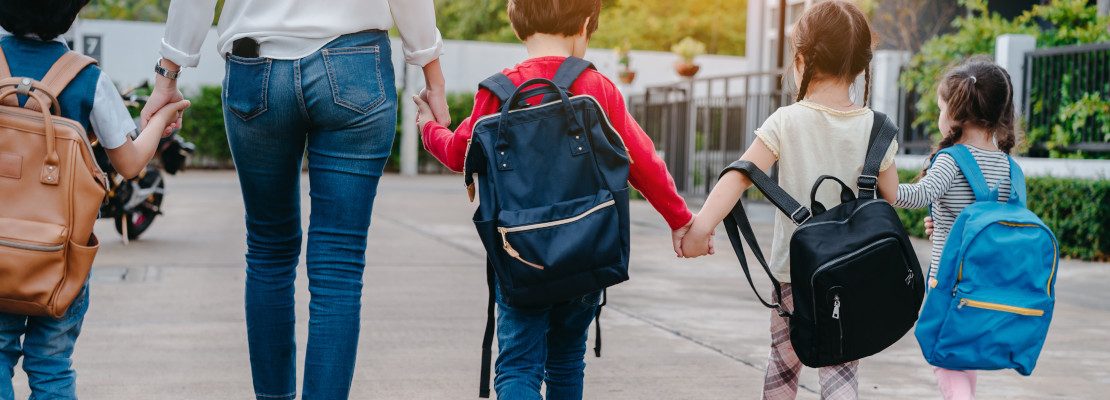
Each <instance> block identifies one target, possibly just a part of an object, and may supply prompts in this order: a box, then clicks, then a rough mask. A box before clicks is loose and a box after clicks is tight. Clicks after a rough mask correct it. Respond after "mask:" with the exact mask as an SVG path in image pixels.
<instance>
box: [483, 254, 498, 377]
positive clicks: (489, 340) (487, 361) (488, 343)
mask: <svg viewBox="0 0 1110 400" xmlns="http://www.w3.org/2000/svg"><path fill="white" fill-rule="evenodd" d="M496 284H497V282H496V281H495V280H494V279H493V263H492V262H490V260H489V259H488V258H487V259H486V286H487V287H488V288H489V302H488V303H487V304H486V333H485V335H484V336H482V373H481V375H482V377H481V379H482V382H481V383H479V384H478V397H481V398H483V399H488V398H489V381H490V369H491V367H492V364H493V327H494V324H495V323H496V322H497V318H496V316H494V315H493V311H494V304H495V302H496V297H495V296H497V294H496V293H495V292H494V290H496V289H494V285H496Z"/></svg>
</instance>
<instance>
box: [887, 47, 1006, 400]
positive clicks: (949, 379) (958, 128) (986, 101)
mask: <svg viewBox="0 0 1110 400" xmlns="http://www.w3.org/2000/svg"><path fill="white" fill-rule="evenodd" d="M1012 99H1013V85H1012V84H1011V83H1010V75H1009V74H1008V73H1007V72H1006V70H1005V69H1002V67H1000V66H998V65H997V64H995V63H993V62H991V61H990V60H988V59H984V58H972V59H970V60H968V61H966V62H965V63H963V64H961V65H959V66H956V67H954V68H952V69H950V70H949V71H948V72H947V73H946V74H945V75H944V77H943V78H942V79H941V81H940V84H939V85H938V87H937V105H939V106H940V117H939V120H938V121H937V124H938V125H939V127H940V131H941V133H942V134H943V137H942V139H941V141H940V144H939V145H938V147H937V150H938V151H939V150H940V149H943V148H946V147H950V146H954V145H963V146H966V147H967V149H968V150H970V151H971V154H972V156H974V158H975V161H976V162H977V163H978V164H979V169H980V170H982V172H983V177H984V178H986V180H987V183H988V185H990V186H991V187H992V188H995V187H997V189H998V193H999V198H1000V199H1007V198H1009V197H1010V181H1009V177H1010V162H1009V159H1008V158H1007V154H1008V153H1009V152H1010V150H1012V149H1013V147H1014V143H1015V141H1016V136H1017V135H1016V128H1015V125H1014V119H1015V115H1014V104H1013V100H1012ZM933 156H935V159H934V160H933V162H932V164H931V165H930V166H929V167H928V168H926V169H925V170H924V171H922V175H921V176H920V177H919V180H918V182H917V183H913V184H901V185H898V200H897V201H896V202H895V203H894V206H895V207H902V208H922V207H931V211H930V216H931V217H932V219H933V234H932V236H931V238H932V241H933V247H932V257H931V262H930V266H929V282H930V286H932V285H933V282H935V276H936V272H937V271H936V268H937V264H938V261H939V260H940V254H941V251H942V250H944V243H945V240H946V239H948V233H949V231H950V230H951V228H952V224H953V222H955V221H956V217H957V216H958V215H959V214H960V212H961V211H963V209H964V208H965V207H967V206H969V205H971V204H972V203H974V202H975V195H974V194H973V193H972V191H971V186H970V185H969V184H968V182H967V178H965V177H964V175H963V173H961V172H960V168H959V167H958V166H957V165H956V160H954V159H953V158H952V157H950V156H949V155H947V154H941V155H939V156H938V155H936V152H935V151H934V152H933ZM930 158H933V157H930ZM934 372H935V374H936V376H937V384H938V385H939V386H940V390H941V393H942V394H943V396H944V398H945V399H946V400H952V399H974V398H975V371H953V370H947V369H943V368H936V369H935V371H934Z"/></svg>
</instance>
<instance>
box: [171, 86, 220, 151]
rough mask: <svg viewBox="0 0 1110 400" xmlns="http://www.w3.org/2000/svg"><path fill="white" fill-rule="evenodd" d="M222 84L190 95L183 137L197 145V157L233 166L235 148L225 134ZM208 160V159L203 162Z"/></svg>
mask: <svg viewBox="0 0 1110 400" xmlns="http://www.w3.org/2000/svg"><path fill="white" fill-rule="evenodd" d="M220 93H221V90H220V87H219V86H205V87H202V88H200V91H198V92H197V93H195V94H192V95H190V96H189V101H190V102H191V103H192V105H190V106H189V109H188V110H185V116H184V120H183V121H182V125H183V126H182V127H181V132H180V134H181V137H183V138H185V140H188V141H190V142H193V144H195V145H197V158H199V159H203V160H205V161H207V162H208V163H210V164H211V165H224V166H230V162H231V149H230V148H229V147H228V146H227V134H226V133H224V107H223V98H222V96H221V95H220ZM201 162H202V163H204V161H201Z"/></svg>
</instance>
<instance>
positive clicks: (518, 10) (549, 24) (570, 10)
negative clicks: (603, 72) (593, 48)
mask: <svg viewBox="0 0 1110 400" xmlns="http://www.w3.org/2000/svg"><path fill="white" fill-rule="evenodd" d="M599 14H601V0H509V22H510V23H512V25H513V31H515V32H516V37H518V38H520V40H527V39H528V38H529V37H531V36H532V35H534V34H537V33H547V34H552V35H563V36H574V35H577V34H578V32H580V31H581V29H582V24H583V23H585V22H586V18H589V19H590V25H589V26H587V27H586V36H589V35H592V34H593V33H594V31H596V30H597V17H598V15H599Z"/></svg>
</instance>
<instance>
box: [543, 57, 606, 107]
mask: <svg viewBox="0 0 1110 400" xmlns="http://www.w3.org/2000/svg"><path fill="white" fill-rule="evenodd" d="M590 68H594V64H593V63H591V62H589V61H586V60H583V59H581V58H578V57H575V56H570V57H567V59H566V60H563V63H562V64H560V65H559V69H558V70H556V71H555V77H554V78H551V81H552V82H555V86H558V87H559V89H562V90H563V91H565V92H568V93H569V92H570V87H571V86H572V85H574V81H576V80H578V77H579V76H581V75H582V73H583V72H586V70H587V69H590ZM558 97H559V95H558V94H555V93H552V94H548V95H547V96H544V98H543V102H544V103H547V102H549V101H555V100H556V99H557V98H558Z"/></svg>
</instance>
